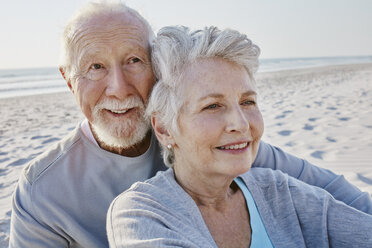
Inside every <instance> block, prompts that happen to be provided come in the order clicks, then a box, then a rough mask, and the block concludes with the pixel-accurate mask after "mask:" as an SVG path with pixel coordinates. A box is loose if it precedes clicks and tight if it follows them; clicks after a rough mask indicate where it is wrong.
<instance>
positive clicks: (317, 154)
mask: <svg viewBox="0 0 372 248" xmlns="http://www.w3.org/2000/svg"><path fill="white" fill-rule="evenodd" d="M324 154H325V152H323V151H315V152H313V153H311V154H310V156H312V157H313V158H318V159H323V155H324Z"/></svg>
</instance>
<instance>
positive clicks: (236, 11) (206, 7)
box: [0, 0, 372, 69]
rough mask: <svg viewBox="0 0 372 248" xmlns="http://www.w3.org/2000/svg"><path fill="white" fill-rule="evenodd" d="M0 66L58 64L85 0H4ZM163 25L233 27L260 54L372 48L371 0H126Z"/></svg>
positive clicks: (0, 12) (0, 13) (346, 53)
mask: <svg viewBox="0 0 372 248" xmlns="http://www.w3.org/2000/svg"><path fill="white" fill-rule="evenodd" d="M0 1H1V4H0V22H1V24H2V25H1V34H0V69H6V68H29V67H53V66H58V62H59V54H60V35H61V33H62V31H63V27H64V24H65V23H66V21H67V20H68V19H69V18H70V17H71V15H72V14H73V13H74V12H75V11H76V10H77V9H78V8H79V7H81V6H82V5H83V4H84V3H86V2H88V1H87V0H64V1H57V0H55V1H52V0H0ZM124 2H126V3H127V4H128V6H130V7H132V8H134V9H137V10H139V11H140V13H141V14H143V15H144V16H145V18H147V19H148V20H149V22H150V24H151V25H152V26H153V28H154V29H155V31H156V30H158V29H159V28H161V27H162V26H166V25H185V26H190V27H192V28H203V27H204V26H209V25H214V26H218V27H220V28H227V27H229V28H234V29H237V30H239V31H240V32H243V33H245V34H247V35H248V37H249V38H250V39H251V40H252V41H253V42H254V43H255V44H257V45H259V46H260V48H261V51H262V55H261V57H262V58H291V57H327V56H356V55H367V56H370V55H372V14H371V13H372V0H229V1H227V0H225V1H223V0H210V1H209V0H204V1H203V0H127V1H124Z"/></svg>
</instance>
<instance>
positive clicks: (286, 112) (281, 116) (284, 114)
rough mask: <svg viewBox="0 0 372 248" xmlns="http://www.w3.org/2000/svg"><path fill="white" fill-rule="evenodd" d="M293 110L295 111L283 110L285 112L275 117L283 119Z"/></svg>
mask: <svg viewBox="0 0 372 248" xmlns="http://www.w3.org/2000/svg"><path fill="white" fill-rule="evenodd" d="M292 112H293V111H292V110H286V111H283V113H282V114H281V115H277V116H276V117H275V119H283V118H285V117H287V114H290V113H292Z"/></svg>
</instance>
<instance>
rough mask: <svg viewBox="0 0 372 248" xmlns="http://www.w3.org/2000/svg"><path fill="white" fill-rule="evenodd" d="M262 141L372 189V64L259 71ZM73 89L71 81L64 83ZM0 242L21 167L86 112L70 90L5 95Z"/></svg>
mask: <svg viewBox="0 0 372 248" xmlns="http://www.w3.org/2000/svg"><path fill="white" fill-rule="evenodd" d="M256 79H257V86H258V89H259V94H260V98H259V105H260V108H261V111H262V114H263V116H264V121H265V133H264V136H263V140H264V141H266V142H269V143H271V144H273V145H276V146H279V147H281V148H282V149H284V150H285V151H287V152H289V153H292V154H295V155H297V156H298V157H302V158H305V159H307V160H309V161H310V162H312V163H314V164H316V165H318V166H320V167H324V168H327V169H331V170H333V171H334V172H335V173H337V174H343V175H345V177H346V178H347V179H348V180H350V181H351V182H352V183H354V184H355V185H356V186H358V187H359V188H360V189H361V190H362V191H367V192H369V193H371V194H372V64H359V65H338V66H327V67H319V68H309V69H298V70H287V71H279V72H265V73H259V74H258V75H257V77H256ZM66 87H67V86H66ZM0 106H1V107H0V116H1V117H0V118H1V122H0V247H1V248H3V247H7V244H8V237H9V222H10V215H11V195H12V193H13V190H14V188H15V186H16V183H17V180H18V177H19V174H20V173H21V171H22V168H23V167H24V166H25V165H26V164H27V163H28V162H29V161H30V160H32V159H33V158H34V157H35V156H37V155H39V154H40V153H42V152H43V151H45V150H46V149H48V147H50V146H52V145H53V143H56V142H57V141H58V140H60V139H61V138H63V137H64V136H65V135H66V134H67V133H68V132H70V131H71V130H72V129H74V128H75V127H76V125H78V123H79V121H80V120H82V119H83V115H82V114H81V113H80V110H79V109H78V107H77V104H76V103H75V99H74V98H73V96H72V94H71V93H69V92H67V93H54V94H45V95H37V96H27V97H14V98H6V99H0Z"/></svg>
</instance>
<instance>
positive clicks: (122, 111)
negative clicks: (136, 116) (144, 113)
mask: <svg viewBox="0 0 372 248" xmlns="http://www.w3.org/2000/svg"><path fill="white" fill-rule="evenodd" d="M133 109H134V108H129V109H104V110H105V111H106V112H108V113H110V114H111V115H114V116H123V115H126V114H128V113H130V112H132V110H133Z"/></svg>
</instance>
